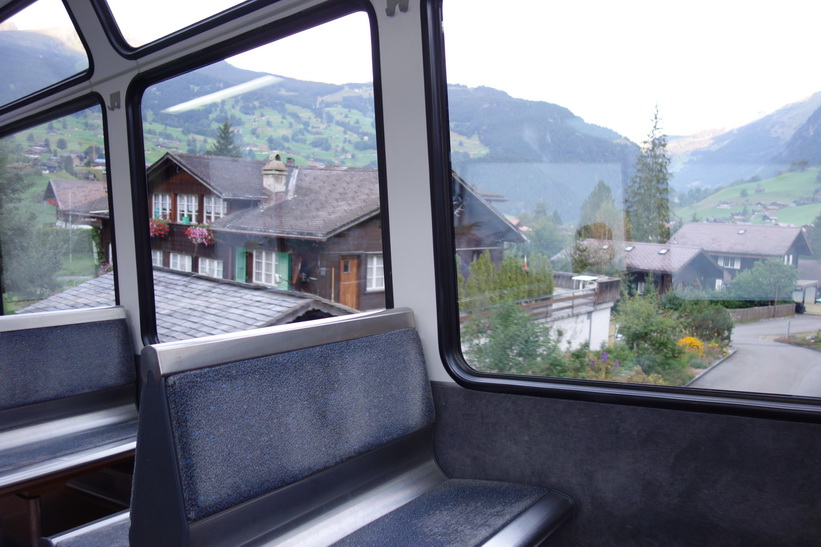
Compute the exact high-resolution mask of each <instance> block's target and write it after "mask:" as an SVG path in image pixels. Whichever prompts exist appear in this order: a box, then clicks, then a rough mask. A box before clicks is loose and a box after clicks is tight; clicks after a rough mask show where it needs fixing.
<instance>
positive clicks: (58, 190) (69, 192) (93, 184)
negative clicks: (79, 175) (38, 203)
mask: <svg viewBox="0 0 821 547" xmlns="http://www.w3.org/2000/svg"><path fill="white" fill-rule="evenodd" d="M48 184H49V187H48V188H47V189H46V194H45V196H44V197H45V199H48V197H49V195H53V196H54V199H55V200H56V201H57V207H58V208H59V209H61V210H62V211H64V212H69V211H71V212H77V213H90V212H92V211H94V212H98V213H99V212H102V211H105V212H106V214H107V213H108V194H107V193H106V182H105V181H100V180H90V181H89V180H76V179H70V180H66V179H49V181H48Z"/></svg>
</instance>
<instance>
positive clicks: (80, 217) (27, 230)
mask: <svg viewBox="0 0 821 547" xmlns="http://www.w3.org/2000/svg"><path fill="white" fill-rule="evenodd" d="M103 151H104V137H103V118H102V111H101V109H100V108H99V107H94V108H89V109H87V110H82V111H80V112H77V113H75V114H71V115H68V116H65V117H63V118H59V119H55V120H52V121H50V122H48V123H45V124H43V125H39V126H36V127H31V128H29V129H26V130H24V131H21V132H19V133H17V134H15V135H12V136H9V137H6V138H4V139H2V140H0V259H1V260H0V264H2V269H0V276H1V277H0V287H2V296H3V313H4V314H9V313H17V312H29V311H51V310H60V309H71V308H86V307H95V306H103V305H113V304H114V303H115V298H114V283H113V274H111V273H109V272H110V271H111V269H112V266H111V261H112V249H111V245H112V235H111V218H110V215H109V210H108V181H107V176H106V169H105V158H104V156H103V154H104V152H103ZM88 286H93V287H94V290H93V291H86V288H87V287H88Z"/></svg>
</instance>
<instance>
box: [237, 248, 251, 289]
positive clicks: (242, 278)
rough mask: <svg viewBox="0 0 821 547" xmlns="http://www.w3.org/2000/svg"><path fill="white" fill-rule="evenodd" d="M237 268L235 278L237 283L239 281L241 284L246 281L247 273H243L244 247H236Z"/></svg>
mask: <svg viewBox="0 0 821 547" xmlns="http://www.w3.org/2000/svg"><path fill="white" fill-rule="evenodd" d="M236 262H237V266H236V269H235V274H236V275H235V277H234V279H236V280H237V281H241V282H243V283H245V282H247V281H248V277H247V275H248V274H247V273H246V271H245V248H244V247H237V261H236Z"/></svg>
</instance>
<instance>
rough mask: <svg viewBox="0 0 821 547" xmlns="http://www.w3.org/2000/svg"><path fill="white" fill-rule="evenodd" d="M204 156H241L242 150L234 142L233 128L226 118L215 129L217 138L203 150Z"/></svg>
mask: <svg viewBox="0 0 821 547" xmlns="http://www.w3.org/2000/svg"><path fill="white" fill-rule="evenodd" d="M205 155H206V156H224V157H226V158H241V157H242V151H241V150H240V149H239V146H237V144H236V142H234V128H233V127H231V124H230V123H229V122H228V120H225V121H224V122H222V125H221V126H220V127H219V129H217V140H216V142H214V144H212V145H211V146H209V147H208V150H207V151H206V152H205Z"/></svg>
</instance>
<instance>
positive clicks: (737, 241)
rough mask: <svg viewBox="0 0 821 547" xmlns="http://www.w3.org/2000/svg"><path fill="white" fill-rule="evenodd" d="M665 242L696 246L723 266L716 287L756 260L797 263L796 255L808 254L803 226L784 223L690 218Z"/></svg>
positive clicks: (731, 278) (727, 281)
mask: <svg viewBox="0 0 821 547" xmlns="http://www.w3.org/2000/svg"><path fill="white" fill-rule="evenodd" d="M669 243H670V245H671V246H677V245H686V246H693V247H699V248H701V249H702V250H703V251H704V252H705V253H706V254H707V256H709V257H710V258H711V259H712V260H714V261H715V263H716V264H718V265H719V266H720V267H721V268H722V270H723V276H722V278H721V279H720V280H719V281H718V282H717V283H716V286H715V288H716V289H720V288H721V286H722V285H724V284H726V283H729V282H731V281H732V280H733V279H735V277H736V275H738V273H739V272H741V271H744V270H748V269H750V268H752V267H753V265H755V263H756V262H758V261H759V260H767V259H771V258H775V259H777V260H782V261H783V262H784V264H789V265H793V266H796V267H798V260H799V257H800V256H808V255H812V251H811V250H810V246H809V243H808V242H807V237H806V235H805V234H804V230H803V229H801V228H798V227H787V226H769V225H759V224H725V223H714V222H703V223H699V222H690V223H686V224H684V225H683V226H682V227H681V228H680V229H679V230H678V231H677V232H676V233H675V234H673V236H672V237H671V238H670V241H669Z"/></svg>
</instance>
